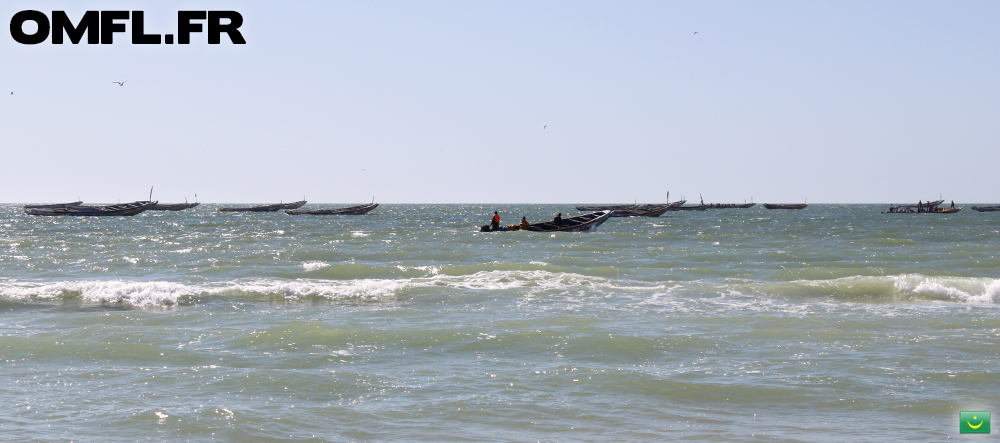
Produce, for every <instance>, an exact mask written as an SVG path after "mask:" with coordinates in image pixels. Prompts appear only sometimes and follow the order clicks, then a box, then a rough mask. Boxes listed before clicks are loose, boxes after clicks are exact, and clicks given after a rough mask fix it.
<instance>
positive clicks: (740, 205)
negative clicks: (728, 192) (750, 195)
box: [708, 203, 757, 209]
mask: <svg viewBox="0 0 1000 443" xmlns="http://www.w3.org/2000/svg"><path fill="white" fill-rule="evenodd" d="M756 204H757V203H712V204H710V205H708V208H709V209H747V208H752V207H753V206H754V205H756Z"/></svg>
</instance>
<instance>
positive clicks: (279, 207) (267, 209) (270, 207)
mask: <svg viewBox="0 0 1000 443" xmlns="http://www.w3.org/2000/svg"><path fill="white" fill-rule="evenodd" d="M284 207H285V205H284V204H281V203H276V204H273V205H261V206H247V207H239V208H219V211H222V212H278V211H280V210H282V209H284Z"/></svg>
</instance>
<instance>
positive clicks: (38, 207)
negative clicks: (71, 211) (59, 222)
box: [24, 200, 83, 209]
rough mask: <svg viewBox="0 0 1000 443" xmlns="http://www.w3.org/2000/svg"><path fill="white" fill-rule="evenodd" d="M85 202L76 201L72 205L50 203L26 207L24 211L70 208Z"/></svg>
mask: <svg viewBox="0 0 1000 443" xmlns="http://www.w3.org/2000/svg"><path fill="white" fill-rule="evenodd" d="M82 204H83V201H82V200H81V201H75V202H70V203H50V204H45V205H24V209H42V208H70V207H73V206H80V205H82Z"/></svg>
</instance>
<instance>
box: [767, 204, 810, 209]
mask: <svg viewBox="0 0 1000 443" xmlns="http://www.w3.org/2000/svg"><path fill="white" fill-rule="evenodd" d="M806 206H809V205H807V204H805V203H793V204H776V203H764V207H765V208H767V209H805V208H806Z"/></svg>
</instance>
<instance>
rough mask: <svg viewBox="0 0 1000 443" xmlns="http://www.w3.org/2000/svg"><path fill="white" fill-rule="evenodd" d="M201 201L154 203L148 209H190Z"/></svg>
mask: <svg viewBox="0 0 1000 443" xmlns="http://www.w3.org/2000/svg"><path fill="white" fill-rule="evenodd" d="M200 204H201V203H172V204H171V203H167V204H159V203H157V204H155V205H153V207H152V208H149V210H150V211H183V210H185V209H191V208H193V207H195V206H198V205H200Z"/></svg>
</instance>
